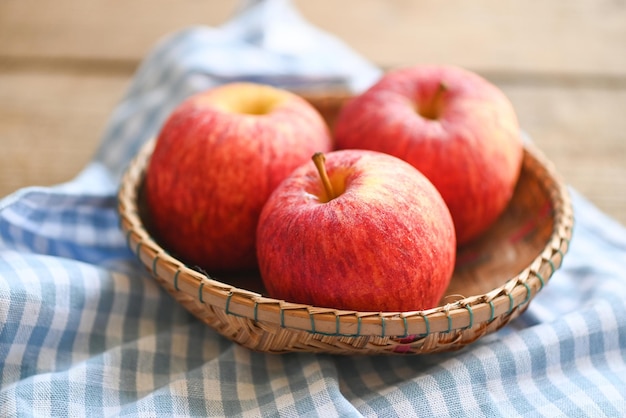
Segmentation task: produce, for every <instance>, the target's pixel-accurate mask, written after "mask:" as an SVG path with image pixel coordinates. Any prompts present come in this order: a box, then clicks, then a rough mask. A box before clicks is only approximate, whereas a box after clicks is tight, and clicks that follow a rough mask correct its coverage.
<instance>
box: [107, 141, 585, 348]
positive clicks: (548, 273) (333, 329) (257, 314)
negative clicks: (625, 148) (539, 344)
mask: <svg viewBox="0 0 626 418" xmlns="http://www.w3.org/2000/svg"><path fill="white" fill-rule="evenodd" d="M155 143H156V138H151V139H149V140H148V141H147V142H146V143H145V144H144V145H143V146H142V147H141V149H140V150H139V152H138V153H137V155H136V156H135V157H134V159H133V160H132V161H131V163H130V164H129V166H128V168H127V170H126V172H125V173H124V175H123V177H122V181H121V186H120V189H119V192H118V212H119V215H120V226H121V229H122V231H123V232H124V233H125V237H126V243H127V245H128V247H129V248H130V249H131V251H132V252H133V253H134V254H135V255H136V256H137V258H138V259H139V261H140V262H141V264H143V266H144V267H145V268H146V269H147V270H148V271H149V272H150V273H151V274H152V276H153V277H155V278H160V279H161V280H162V281H165V282H167V283H168V284H169V285H170V286H169V287H170V288H172V289H173V290H171V292H172V291H173V292H174V293H177V292H180V293H182V294H185V295H187V296H188V297H191V298H194V299H196V300H197V301H198V302H199V303H201V304H205V305H210V306H211V307H212V308H214V309H218V310H222V311H223V312H225V313H226V315H233V316H236V317H240V318H242V319H244V320H250V321H254V322H255V323H269V324H273V325H278V326H280V328H283V329H287V330H294V331H304V332H307V333H312V334H320V335H322V336H329V337H363V336H366V337H395V338H401V339H402V338H408V337H419V338H423V337H426V336H428V335H431V334H434V333H450V332H452V331H464V330H468V329H473V328H476V327H477V326H478V325H484V324H489V323H491V322H493V321H495V320H496V319H498V318H499V319H502V318H506V317H509V316H512V315H513V314H514V313H515V312H516V311H518V310H520V309H522V310H523V309H525V308H526V306H527V304H528V303H529V302H530V301H531V299H533V298H534V297H535V296H536V295H537V293H538V292H539V291H541V289H542V288H543V287H544V286H545V285H546V284H547V283H548V282H549V280H550V279H551V277H552V275H553V274H554V273H555V271H556V270H557V269H558V268H559V267H560V266H561V263H562V261H563V258H564V256H565V254H566V253H567V251H568V249H569V245H570V239H571V236H572V230H573V224H574V215H573V208H572V205H571V199H570V195H569V192H568V190H567V187H566V186H565V184H564V183H563V182H562V181H561V179H560V177H559V176H558V174H557V172H556V170H555V168H554V167H553V165H552V163H551V162H550V161H549V160H548V159H547V158H546V157H545V156H544V155H543V154H542V153H541V152H540V151H539V150H538V149H537V148H536V147H534V146H532V145H531V144H525V145H524V158H525V159H526V158H528V159H530V161H531V162H532V163H533V164H536V165H538V166H540V168H541V169H542V170H543V173H542V180H543V183H542V186H543V187H544V188H545V189H546V190H547V191H548V193H549V194H550V199H551V203H552V206H553V211H552V219H553V228H552V233H551V235H550V238H549V239H548V241H547V243H546V245H545V247H544V248H543V250H542V251H541V252H540V253H539V254H538V255H537V256H536V257H535V258H534V259H533V261H532V262H531V263H530V264H529V265H528V266H527V267H526V268H524V270H522V271H521V272H520V273H518V274H517V275H515V276H513V277H511V278H509V279H507V280H505V281H504V283H503V284H502V285H501V286H499V287H496V288H494V289H492V290H491V291H489V292H487V293H484V294H481V295H473V296H469V297H461V298H460V299H458V300H455V301H452V302H450V303H447V304H445V305H440V306H437V307H435V308H432V309H428V310H421V311H408V312H376V311H371V312H363V311H354V310H339V309H334V308H322V307H316V306H312V305H305V304H299V303H293V302H288V301H284V300H279V299H273V298H270V297H267V296H263V295H262V294H260V293H257V292H254V291H250V290H246V289H243V288H238V287H235V286H233V285H230V284H227V283H224V282H221V281H219V280H216V279H214V278H211V277H210V276H209V275H208V274H204V273H202V272H199V271H197V270H194V269H193V268H190V267H188V266H187V265H185V264H184V263H183V262H181V261H180V260H178V259H176V258H174V257H173V256H171V255H170V254H168V253H167V251H166V250H164V249H163V248H162V247H161V246H160V245H159V244H158V243H157V242H156V241H155V240H154V239H153V238H152V237H151V236H150V234H149V233H148V231H147V230H146V228H145V227H144V225H143V222H142V220H141V218H140V215H139V208H138V205H137V198H138V192H139V186H140V184H141V181H142V180H143V176H144V174H145V169H146V167H147V164H148V161H149V159H150V156H151V154H152V151H153V149H154V145H155ZM506 322H508V321H504V322H503V324H502V325H504V324H505V323H506ZM483 328H484V327H483Z"/></svg>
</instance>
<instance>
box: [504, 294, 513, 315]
mask: <svg viewBox="0 0 626 418" xmlns="http://www.w3.org/2000/svg"><path fill="white" fill-rule="evenodd" d="M507 296H508V297H509V310H508V311H507V312H506V313H507V315H508V314H510V313H511V312H513V303H515V302H513V296H512V295H511V294H510V293H507Z"/></svg>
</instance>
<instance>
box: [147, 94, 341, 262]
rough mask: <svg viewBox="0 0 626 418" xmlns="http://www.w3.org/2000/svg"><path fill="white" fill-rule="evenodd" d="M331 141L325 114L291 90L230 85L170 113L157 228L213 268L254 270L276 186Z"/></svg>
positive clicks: (172, 247) (153, 200) (162, 136)
mask: <svg viewBox="0 0 626 418" xmlns="http://www.w3.org/2000/svg"><path fill="white" fill-rule="evenodd" d="M331 147H332V139H331V137H330V132H329V129H328V127H327V125H326V124H325V122H324V120H323V119H322V117H321V115H320V114H319V113H318V112H317V110H315V109H314V108H313V107H312V106H311V105H310V104H309V103H308V102H306V101H305V100H304V99H302V98H300V97H299V96H297V95H295V94H293V93H290V92H288V91H286V90H283V89H277V88H273V87H270V86H265V85H260V84H255V83H232V84H226V85H223V86H220V87H217V88H214V89H210V90H208V91H205V92H202V93H199V94H196V95H195V96H192V97H190V98H189V99H187V100H185V101H184V102H183V103H181V104H180V105H179V106H178V107H177V108H176V109H175V110H174V111H173V112H172V114H171V115H170V117H169V118H168V120H167V121H166V123H165V124H164V126H163V127H162V129H161V131H160V132H159V135H158V137H157V140H156V145H155V149H154V153H153V155H152V157H151V160H150V163H149V166H148V168H147V172H146V177H145V196H146V202H147V207H148V211H149V215H150V218H151V222H152V226H153V233H154V235H155V237H156V239H157V241H159V242H160V243H161V245H162V246H163V247H164V248H165V249H166V250H168V251H170V252H171V253H172V254H174V255H176V256H177V257H179V258H181V259H182V260H183V261H185V262H186V263H188V264H189V265H192V266H199V267H201V268H203V269H205V270H207V271H210V272H213V271H241V270H249V269H255V268H256V250H255V233H256V226H257V221H258V217H259V214H260V213H261V209H262V207H263V205H264V203H265V201H266V200H267V198H268V197H269V195H270V193H271V192H272V191H273V190H274V188H276V186H277V185H278V184H279V183H280V182H281V181H282V180H283V179H284V178H285V177H287V175H288V174H290V173H291V172H292V171H293V170H294V169H295V168H296V167H298V166H300V165H302V164H303V163H304V162H305V161H308V160H309V159H310V157H311V154H312V153H313V152H315V151H318V150H320V149H322V150H330V149H331Z"/></svg>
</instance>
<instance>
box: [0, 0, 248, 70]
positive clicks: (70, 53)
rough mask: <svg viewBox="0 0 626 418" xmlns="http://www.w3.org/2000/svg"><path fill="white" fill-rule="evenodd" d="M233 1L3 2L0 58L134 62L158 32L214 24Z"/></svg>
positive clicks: (226, 14) (234, 4) (226, 15)
mask: <svg viewBox="0 0 626 418" xmlns="http://www.w3.org/2000/svg"><path fill="white" fill-rule="evenodd" d="M237 7H238V2H237V1H236V0H182V1H180V0H179V1H165V0H162V1H152V0H130V1H124V2H111V1H107V0H91V1H81V0H58V1H54V2H41V1H38V0H25V1H24V0H3V1H1V2H0V59H1V58H2V56H4V57H5V59H6V58H16V57H17V58H19V57H37V58H42V57H43V58H74V59H76V58H80V59H93V58H97V59H113V60H134V61H136V60H139V59H141V58H142V57H143V56H144V55H145V54H146V52H147V51H148V50H149V49H150V48H151V47H152V46H153V44H154V43H155V42H157V41H158V40H159V39H160V38H161V37H162V36H164V35H166V34H168V33H170V32H173V31H176V30H179V29H182V28H185V27H188V26H191V25H198V24H205V25H218V24H220V23H223V22H224V21H226V20H227V19H228V18H229V17H230V16H231V15H232V14H233V13H234V12H235V11H236V10H237Z"/></svg>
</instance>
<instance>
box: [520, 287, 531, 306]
mask: <svg viewBox="0 0 626 418" xmlns="http://www.w3.org/2000/svg"><path fill="white" fill-rule="evenodd" d="M522 284H523V285H524V287H525V288H526V299H524V302H522V303H520V305H523V304H525V303H526V302H528V301H529V300H530V295H531V293H532V291H531V290H530V286H528V284H527V283H525V282H524V283H522Z"/></svg>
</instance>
